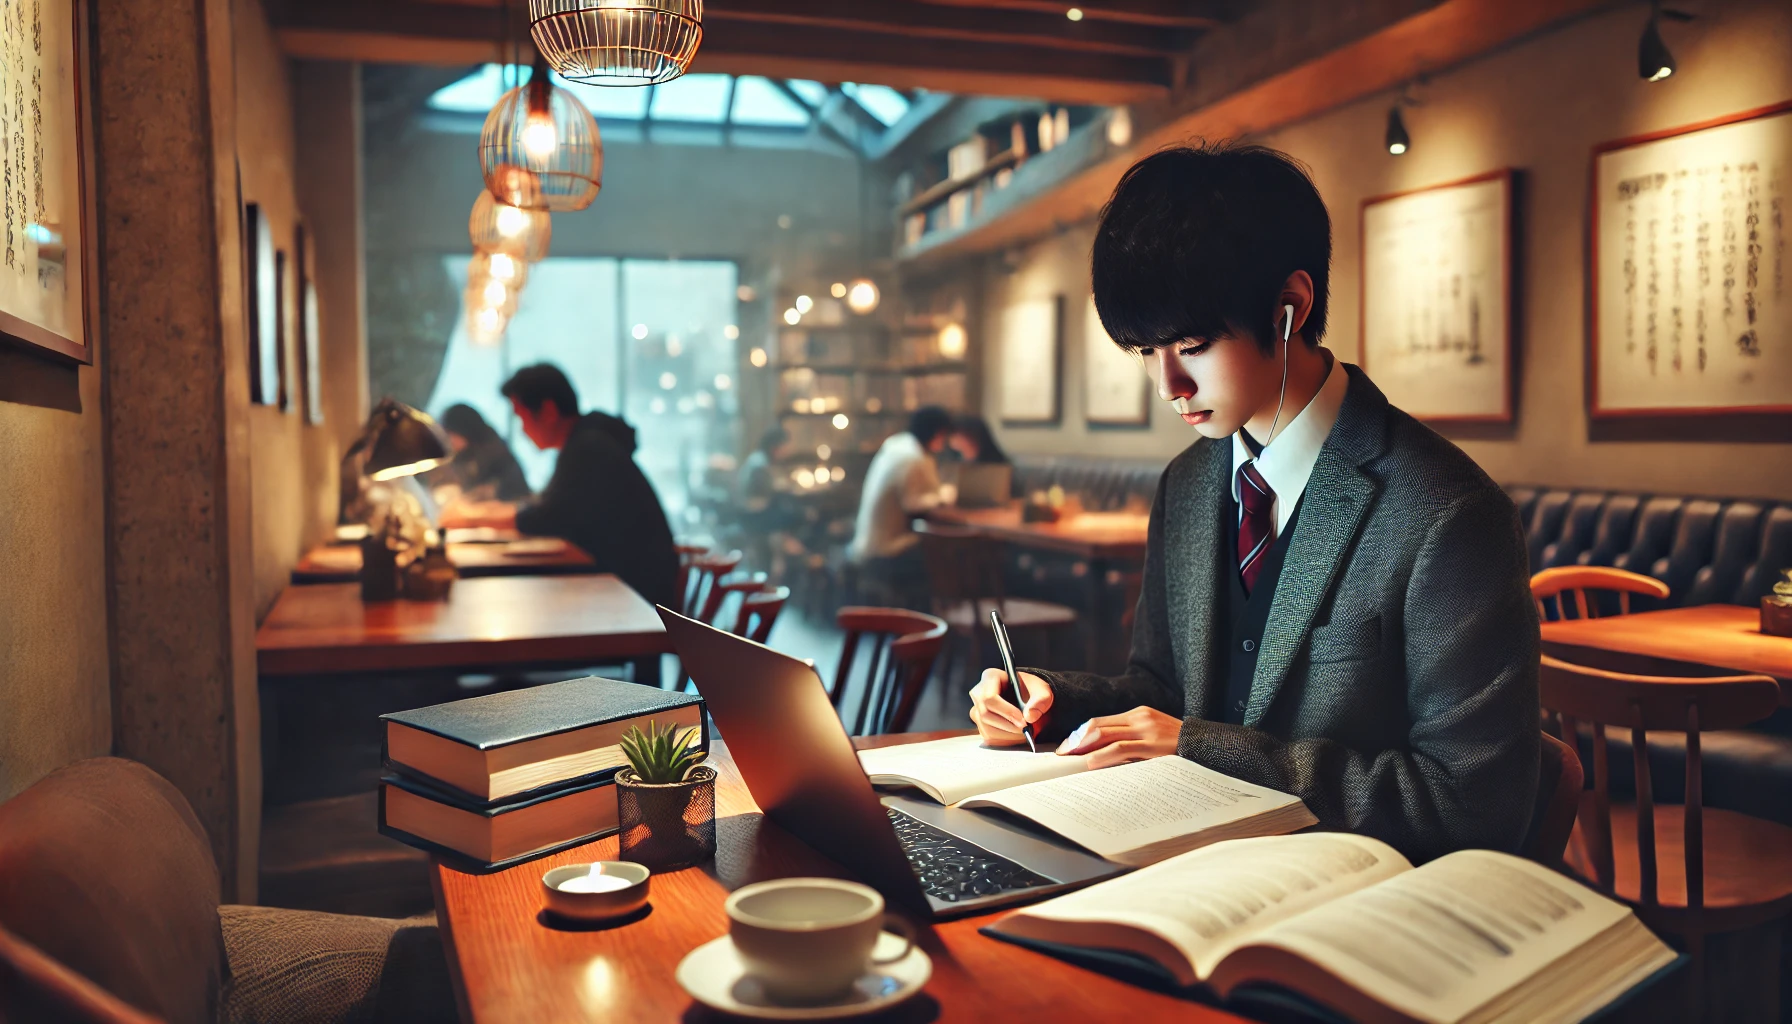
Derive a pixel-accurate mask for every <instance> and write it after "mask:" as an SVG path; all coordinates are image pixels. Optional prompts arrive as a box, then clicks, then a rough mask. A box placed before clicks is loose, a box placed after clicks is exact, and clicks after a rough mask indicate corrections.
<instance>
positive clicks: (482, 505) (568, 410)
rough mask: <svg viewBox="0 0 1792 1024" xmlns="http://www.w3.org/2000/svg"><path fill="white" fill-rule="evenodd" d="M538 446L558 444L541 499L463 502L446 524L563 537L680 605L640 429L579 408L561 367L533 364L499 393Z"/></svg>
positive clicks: (608, 568) (604, 568)
mask: <svg viewBox="0 0 1792 1024" xmlns="http://www.w3.org/2000/svg"><path fill="white" fill-rule="evenodd" d="M499 391H500V392H501V393H502V394H503V395H504V397H505V398H508V399H510V404H511V407H512V408H513V409H515V410H516V415H517V419H518V420H520V421H521V422H522V425H523V433H525V434H527V435H528V436H529V440H531V441H533V442H535V446H536V447H538V448H540V449H542V450H543V451H548V450H551V449H559V451H560V457H559V459H558V460H557V461H556V462H555V463H554V476H553V478H552V479H550V480H549V481H548V485H547V487H546V488H545V489H543V490H542V492H541V493H540V494H538V495H536V496H535V497H534V498H533V499H531V500H529V501H526V502H523V503H521V504H511V503H509V502H473V503H461V504H458V505H455V506H452V507H450V508H448V509H445V510H444V511H443V513H442V524H441V525H442V526H443V527H444V528H450V527H456V526H492V527H497V528H499V529H515V530H517V531H518V532H520V533H525V534H531V535H536V536H543V537H560V538H562V539H564V540H566V541H569V542H571V543H573V544H576V545H578V546H579V547H580V548H581V549H582V550H584V552H585V553H586V554H588V555H590V556H591V560H592V561H593V562H595V563H596V565H597V570H596V571H598V572H613V573H615V574H616V575H618V576H620V577H622V580H623V582H624V583H627V584H628V585H629V586H630V587H633V588H634V589H635V592H636V593H638V594H640V595H641V596H642V597H644V598H646V599H647V600H648V601H651V602H654V603H656V604H663V605H666V606H668V607H671V608H676V607H678V604H679V601H678V596H679V595H678V552H677V551H676V550H675V549H674V548H673V546H672V528H671V527H670V526H669V525H668V524H667V522H666V513H665V510H664V509H663V508H661V507H660V499H659V495H657V494H655V493H654V490H653V484H651V483H649V482H648V480H647V475H646V474H645V473H643V472H641V467H639V466H637V465H635V459H634V452H635V428H634V427H631V426H629V425H628V423H627V421H625V420H622V419H619V418H617V417H615V416H611V415H610V414H609V413H603V412H588V413H585V414H583V415H581V414H580V413H579V397H578V393H577V392H575V391H574V390H573V386H572V382H571V381H569V380H567V379H566V375H565V374H563V373H561V372H560V369H559V368H558V367H555V366H551V365H549V364H547V363H538V364H536V365H534V366H525V367H523V368H522V369H520V370H518V371H517V372H516V373H515V374H514V375H513V376H512V377H511V378H510V379H509V380H508V381H505V382H504V386H503V387H502V388H500V389H499Z"/></svg>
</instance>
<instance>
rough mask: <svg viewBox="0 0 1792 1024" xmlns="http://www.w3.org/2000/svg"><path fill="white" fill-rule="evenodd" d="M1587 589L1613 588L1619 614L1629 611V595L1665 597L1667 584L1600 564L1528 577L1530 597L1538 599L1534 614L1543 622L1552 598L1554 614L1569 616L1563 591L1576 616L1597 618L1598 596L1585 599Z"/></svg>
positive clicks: (1651, 577)
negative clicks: (1571, 598) (1572, 605)
mask: <svg viewBox="0 0 1792 1024" xmlns="http://www.w3.org/2000/svg"><path fill="white" fill-rule="evenodd" d="M1589 590H1594V591H1602V590H1603V591H1615V592H1616V593H1617V595H1618V614H1619V615H1629V614H1630V595H1632V594H1643V595H1645V596H1648V597H1653V598H1657V599H1660V598H1664V597H1667V596H1668V585H1667V584H1666V583H1663V582H1661V581H1660V580H1658V579H1656V578H1655V577H1653V576H1644V575H1642V574H1641V573H1634V572H1627V571H1625V570H1623V569H1611V568H1607V567H1606V566H1603V565H1559V566H1556V567H1555V568H1554V569H1545V570H1543V571H1542V572H1540V573H1537V574H1535V575H1533V576H1532V577H1531V596H1532V597H1533V598H1535V599H1536V601H1537V614H1538V615H1539V616H1540V617H1542V618H1543V619H1544V620H1545V621H1548V620H1549V610H1548V606H1547V604H1546V602H1549V601H1551V599H1553V603H1554V605H1555V610H1556V614H1555V617H1556V618H1558V619H1566V618H1568V605H1567V603H1566V601H1565V599H1564V597H1563V595H1565V594H1571V595H1573V597H1574V608H1575V611H1576V612H1578V613H1579V614H1578V615H1576V616H1575V617H1576V618H1581V619H1596V618H1600V617H1601V616H1602V614H1603V611H1602V609H1601V608H1600V602H1599V600H1598V598H1597V597H1595V598H1594V600H1592V601H1588V600H1587V591H1589Z"/></svg>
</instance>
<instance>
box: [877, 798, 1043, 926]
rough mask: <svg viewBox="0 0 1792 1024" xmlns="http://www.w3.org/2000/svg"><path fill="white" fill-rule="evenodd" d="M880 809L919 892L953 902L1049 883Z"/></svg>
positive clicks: (898, 813)
mask: <svg viewBox="0 0 1792 1024" xmlns="http://www.w3.org/2000/svg"><path fill="white" fill-rule="evenodd" d="M884 810H885V811H886V812H887V813H888V814H889V815H890V824H891V825H893V826H895V828H896V840H897V842H899V843H901V844H902V852H903V853H904V854H905V855H907V857H908V862H909V866H910V867H912V868H914V869H915V877H917V878H919V879H920V880H921V888H922V889H924V890H926V892H927V895H929V896H933V897H935V898H937V899H942V900H945V901H946V902H948V903H956V902H958V901H959V900H968V899H972V898H974V897H978V896H989V895H993V894H995V893H999V892H1009V891H1011V890H1014V889H1033V888H1037V887H1038V886H1041V885H1051V884H1053V882H1052V880H1051V879H1049V878H1046V877H1045V876H1043V875H1039V874H1035V873H1034V872H1031V871H1028V870H1027V869H1026V868H1023V867H1021V866H1020V865H1019V864H1016V863H1015V862H1013V861H1011V860H1007V859H1005V858H1002V857H997V856H996V855H995V854H993V853H990V852H989V851H988V850H985V849H983V848H982V847H979V846H973V845H971V844H970V843H967V842H965V841H964V840H962V839H959V838H957V837H956V836H953V835H951V834H950V833H947V832H942V831H940V830H939V829H937V828H934V827H933V826H932V825H929V824H927V823H926V822H924V821H922V820H920V819H919V818H915V817H913V816H911V815H908V814H904V813H902V812H901V811H899V810H896V809H895V808H894V807H886V808H884Z"/></svg>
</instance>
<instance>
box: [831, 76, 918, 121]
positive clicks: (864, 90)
mask: <svg viewBox="0 0 1792 1024" xmlns="http://www.w3.org/2000/svg"><path fill="white" fill-rule="evenodd" d="M840 91H841V92H843V93H845V94H846V95H848V96H851V97H852V98H853V99H854V100H856V101H858V104H859V106H861V107H864V108H865V110H866V112H867V113H869V114H870V115H871V116H872V117H875V118H877V119H878V121H879V122H881V123H882V124H883V126H884V127H885V128H888V127H890V126H891V125H893V124H895V123H896V122H898V121H900V120H902V115H904V114H906V113H908V97H906V96H904V95H902V94H901V93H899V92H897V91H896V90H894V89H892V88H890V87H889V86H887V85H860V84H858V83H857V82H842V83H840Z"/></svg>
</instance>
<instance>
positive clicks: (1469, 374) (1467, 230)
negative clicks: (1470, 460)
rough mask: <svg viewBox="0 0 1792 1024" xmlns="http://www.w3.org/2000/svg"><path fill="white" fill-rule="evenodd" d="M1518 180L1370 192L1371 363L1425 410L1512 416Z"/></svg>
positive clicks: (1366, 241) (1391, 394)
mask: <svg viewBox="0 0 1792 1024" xmlns="http://www.w3.org/2000/svg"><path fill="white" fill-rule="evenodd" d="M1512 178H1513V172H1512V171H1511V170H1510V169H1502V170H1498V171H1491V172H1489V173H1487V174H1480V175H1476V176H1475V177H1472V178H1464V179H1462V180H1461V181H1452V182H1449V183H1447V184H1443V185H1433V186H1431V187H1429V188H1422V189H1414V190H1411V191H1407V192H1397V193H1393V194H1391V195H1384V196H1375V197H1372V198H1370V199H1365V200H1363V208H1362V225H1361V227H1362V231H1361V238H1362V260H1361V263H1360V267H1361V275H1362V279H1361V288H1362V296H1361V298H1362V301H1361V303H1360V305H1359V307H1358V309H1359V316H1360V317H1361V324H1360V326H1361V331H1360V336H1361V338H1362V361H1363V369H1364V370H1366V371H1368V372H1369V374H1370V375H1371V376H1372V377H1374V378H1375V383H1376V385H1377V386H1379V387H1380V388H1381V389H1382V391H1383V392H1384V393H1386V394H1387V396H1388V401H1390V402H1392V403H1394V404H1395V405H1397V406H1399V407H1400V408H1402V409H1404V410H1406V411H1407V412H1408V413H1411V414H1412V415H1413V416H1415V417H1417V418H1418V419H1421V420H1425V421H1428V422H1432V423H1450V422H1457V423H1473V422H1482V423H1504V422H1510V421H1511V419H1512V387H1513V372H1512V365H1513V350H1514V346H1513V344H1512V271H1513V261H1512Z"/></svg>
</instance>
